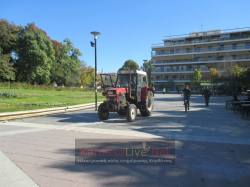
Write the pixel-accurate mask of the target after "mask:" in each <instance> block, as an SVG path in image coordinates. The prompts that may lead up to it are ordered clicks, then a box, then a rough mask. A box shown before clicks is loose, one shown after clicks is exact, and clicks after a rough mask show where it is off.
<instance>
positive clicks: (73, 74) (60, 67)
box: [51, 39, 81, 85]
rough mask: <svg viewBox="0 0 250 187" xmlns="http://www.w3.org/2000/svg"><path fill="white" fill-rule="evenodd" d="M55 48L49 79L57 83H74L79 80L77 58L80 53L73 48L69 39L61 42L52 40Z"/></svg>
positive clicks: (78, 60) (79, 62)
mask: <svg viewBox="0 0 250 187" xmlns="http://www.w3.org/2000/svg"><path fill="white" fill-rule="evenodd" d="M53 46H54V50H55V62H54V63H53V66H52V70H51V79H52V81H55V82H56V83H57V84H61V85H62V84H63V85H76V84H79V82H80V66H81V61H80V59H79V57H80V55H81V53H80V51H79V49H77V48H75V47H74V46H73V44H72V42H71V41H70V40H69V39H65V40H64V41H63V42H62V43H60V42H57V41H53Z"/></svg>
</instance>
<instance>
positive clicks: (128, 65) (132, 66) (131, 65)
mask: <svg viewBox="0 0 250 187" xmlns="http://www.w3.org/2000/svg"><path fill="white" fill-rule="evenodd" d="M121 69H128V70H137V69H139V65H138V64H137V62H135V61H134V60H131V59H130V60H126V61H125V62H124V64H123V66H122V68H121Z"/></svg>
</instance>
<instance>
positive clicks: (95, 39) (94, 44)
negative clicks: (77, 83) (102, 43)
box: [90, 31, 101, 110]
mask: <svg viewBox="0 0 250 187" xmlns="http://www.w3.org/2000/svg"><path fill="white" fill-rule="evenodd" d="M90 34H92V35H93V36H94V43H93V42H91V47H95V110H97V84H96V77H97V50H96V45H97V37H98V35H100V34H101V33H100V32H97V31H93V32H91V33H90Z"/></svg>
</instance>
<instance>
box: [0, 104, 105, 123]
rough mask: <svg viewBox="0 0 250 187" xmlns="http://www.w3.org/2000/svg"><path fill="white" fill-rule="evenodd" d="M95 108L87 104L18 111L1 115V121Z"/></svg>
mask: <svg viewBox="0 0 250 187" xmlns="http://www.w3.org/2000/svg"><path fill="white" fill-rule="evenodd" d="M100 103H101V102H98V104H100ZM93 107H94V103H87V104H80V105H72V106H65V107H55V108H46V109H36V110H27V111H18V112H4V113H0V121H6V120H13V119H20V118H28V117H35V116H44V115H49V114H57V113H65V112H73V111H77V110H82V109H88V108H93Z"/></svg>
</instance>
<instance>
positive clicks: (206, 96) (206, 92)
mask: <svg viewBox="0 0 250 187" xmlns="http://www.w3.org/2000/svg"><path fill="white" fill-rule="evenodd" d="M202 95H203V96H204V100H205V105H206V107H208V106H209V100H210V96H211V91H210V90H209V89H208V88H205V89H204V90H203V93H202Z"/></svg>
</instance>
